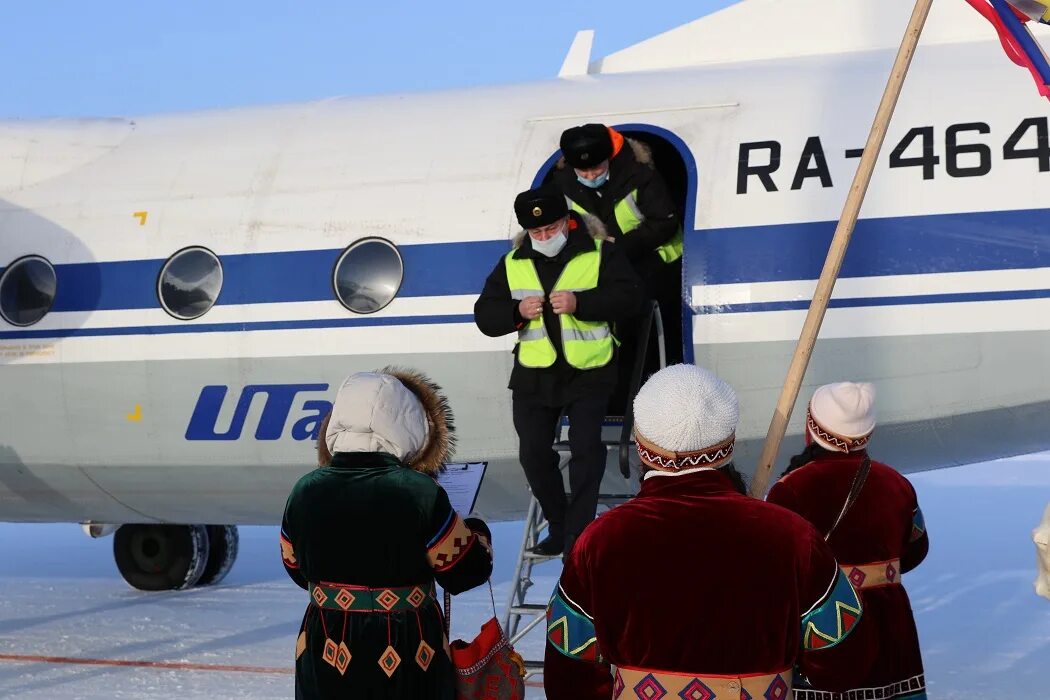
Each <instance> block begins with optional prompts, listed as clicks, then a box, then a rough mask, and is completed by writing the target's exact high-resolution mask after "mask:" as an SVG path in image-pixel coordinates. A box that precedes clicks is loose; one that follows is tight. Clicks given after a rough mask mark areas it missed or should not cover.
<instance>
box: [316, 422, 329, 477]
mask: <svg viewBox="0 0 1050 700" xmlns="http://www.w3.org/2000/svg"><path fill="white" fill-rule="evenodd" d="M330 420H332V412H331V411H329V412H328V415H327V416H325V417H324V420H322V421H321V427H320V428H318V429H317V466H319V467H327V466H328V465H329V464H331V463H332V453H331V452H329V451H328V442H327V441H326V440H325V435H327V434H328V421H330Z"/></svg>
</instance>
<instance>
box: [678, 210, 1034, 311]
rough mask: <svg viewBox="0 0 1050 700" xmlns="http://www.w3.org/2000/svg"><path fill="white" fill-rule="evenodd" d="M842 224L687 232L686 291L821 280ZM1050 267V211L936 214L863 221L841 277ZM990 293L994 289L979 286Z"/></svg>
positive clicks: (749, 227)
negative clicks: (706, 286)
mask: <svg viewBox="0 0 1050 700" xmlns="http://www.w3.org/2000/svg"><path fill="white" fill-rule="evenodd" d="M836 223H837V222H835V221H818V222H812V223H801V224H780V225H774V226H744V227H739V228H722V229H706V230H699V231H691V232H689V233H688V234H687V235H686V239H685V244H686V249H687V250H689V251H690V254H691V256H692V258H691V259H690V261H689V263H688V264H687V271H686V273H685V274H686V285H687V286H686V289H687V290H688V289H690V288H691V287H693V286H695V285H703V284H731V283H737V282H781V281H788V280H813V279H817V278H818V277H820V271H821V268H822V267H823V265H824V258H825V256H826V255H827V251H828V246H829V245H830V244H831V237H832V235H833V234H834V232H835V225H836ZM1035 267H1050V210H1046V209H1027V210H1015V211H996V212H977V213H969V214H934V215H926V216H902V217H891V218H883V219H863V220H861V221H858V222H857V227H856V230H855V231H854V233H853V238H852V240H851V241H850V245H849V250H848V251H847V253H846V258H845V260H844V261H843V264H842V271H841V273H840V277H872V276H883V275H911V274H923V273H938V272H969V271H975V270H1006V269H1011V270H1012V269H1024V268H1035ZM974 291H989V290H974Z"/></svg>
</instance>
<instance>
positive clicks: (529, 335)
mask: <svg viewBox="0 0 1050 700" xmlns="http://www.w3.org/2000/svg"><path fill="white" fill-rule="evenodd" d="M546 338H547V329H546V328H544V327H543V326H541V327H539V328H525V329H524V330H521V331H518V340H519V341H528V340H544V339H546Z"/></svg>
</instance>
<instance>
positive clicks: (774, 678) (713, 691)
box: [613, 666, 791, 700]
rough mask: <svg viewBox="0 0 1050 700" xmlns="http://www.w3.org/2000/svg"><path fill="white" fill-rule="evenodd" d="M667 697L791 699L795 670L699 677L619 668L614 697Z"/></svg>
mask: <svg viewBox="0 0 1050 700" xmlns="http://www.w3.org/2000/svg"><path fill="white" fill-rule="evenodd" d="M663 697H673V698H685V699H686V700H708V699H709V698H732V699H733V700H737V698H746V697H753V698H769V699H770V700H787V699H788V698H789V697H791V669H785V670H783V671H780V672H779V673H768V674H762V675H750V676H749V675H744V676H698V675H694V674H692V673H671V672H668V671H647V670H645V669H642V668H629V667H627V666H620V667H618V668H617V669H616V679H615V681H614V684H613V700H617V699H618V698H623V699H624V700H628V699H629V698H641V700H654V699H655V698H663Z"/></svg>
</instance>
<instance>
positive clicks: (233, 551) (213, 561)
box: [197, 525, 240, 586]
mask: <svg viewBox="0 0 1050 700" xmlns="http://www.w3.org/2000/svg"><path fill="white" fill-rule="evenodd" d="M206 527H207V528H208V550H209V551H208V563H207V564H205V566H204V573H203V574H201V578H200V580H199V581H197V585H198V586H211V585H213V584H216V583H218V582H219V581H222V580H223V579H224V578H226V574H228V573H230V569H232V568H233V562H235V561H236V560H237V547H238V544H239V543H240V536H238V534H237V526H236V525H207V526H206Z"/></svg>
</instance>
